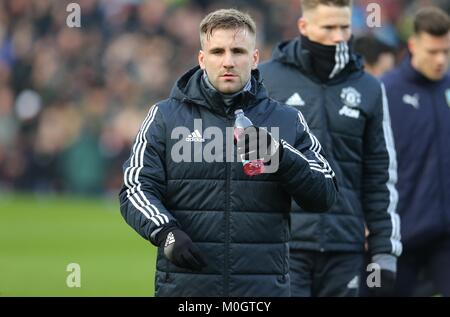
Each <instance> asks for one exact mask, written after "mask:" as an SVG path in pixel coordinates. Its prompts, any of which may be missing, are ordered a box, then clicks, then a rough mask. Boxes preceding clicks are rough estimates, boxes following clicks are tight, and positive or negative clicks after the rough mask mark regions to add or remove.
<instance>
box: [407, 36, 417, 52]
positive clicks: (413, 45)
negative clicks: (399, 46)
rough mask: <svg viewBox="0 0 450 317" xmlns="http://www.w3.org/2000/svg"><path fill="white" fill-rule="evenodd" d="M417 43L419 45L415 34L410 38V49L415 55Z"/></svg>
mask: <svg viewBox="0 0 450 317" xmlns="http://www.w3.org/2000/svg"><path fill="white" fill-rule="evenodd" d="M416 45H417V37H416V36H415V35H413V36H411V37H410V38H409V39H408V49H409V51H410V52H411V54H412V55H414V51H415V50H416Z"/></svg>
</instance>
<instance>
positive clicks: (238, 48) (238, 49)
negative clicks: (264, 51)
mask: <svg viewBox="0 0 450 317" xmlns="http://www.w3.org/2000/svg"><path fill="white" fill-rule="evenodd" d="M223 51H225V49H224V48H223V47H212V48H210V49H209V50H208V52H210V53H216V52H223ZM231 51H233V52H247V51H248V50H247V49H246V48H245V47H242V46H236V47H232V48H231Z"/></svg>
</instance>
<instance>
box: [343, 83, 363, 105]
mask: <svg viewBox="0 0 450 317" xmlns="http://www.w3.org/2000/svg"><path fill="white" fill-rule="evenodd" d="M341 100H342V102H343V103H344V104H345V105H346V106H347V107H352V108H355V107H358V106H359V105H360V104H361V94H360V93H359V92H358V91H357V90H356V89H355V88H353V87H347V88H344V89H342V91H341Z"/></svg>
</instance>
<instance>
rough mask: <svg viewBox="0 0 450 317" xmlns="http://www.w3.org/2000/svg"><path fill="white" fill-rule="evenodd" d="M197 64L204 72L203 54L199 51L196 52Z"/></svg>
mask: <svg viewBox="0 0 450 317" xmlns="http://www.w3.org/2000/svg"><path fill="white" fill-rule="evenodd" d="M198 64H199V65H200V68H201V69H203V70H205V68H206V66H205V52H203V51H202V50H200V51H199V52H198Z"/></svg>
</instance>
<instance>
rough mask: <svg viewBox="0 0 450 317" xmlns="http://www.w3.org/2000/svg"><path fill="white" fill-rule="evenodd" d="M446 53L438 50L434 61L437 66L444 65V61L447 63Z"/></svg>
mask: <svg viewBox="0 0 450 317" xmlns="http://www.w3.org/2000/svg"><path fill="white" fill-rule="evenodd" d="M448 58H449V57H448V54H447V53H445V52H440V53H439V54H437V56H436V62H437V64H438V65H439V66H441V65H444V64H446V63H448Z"/></svg>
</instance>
